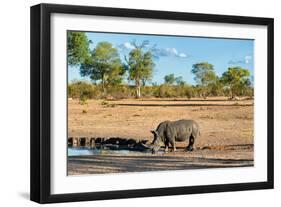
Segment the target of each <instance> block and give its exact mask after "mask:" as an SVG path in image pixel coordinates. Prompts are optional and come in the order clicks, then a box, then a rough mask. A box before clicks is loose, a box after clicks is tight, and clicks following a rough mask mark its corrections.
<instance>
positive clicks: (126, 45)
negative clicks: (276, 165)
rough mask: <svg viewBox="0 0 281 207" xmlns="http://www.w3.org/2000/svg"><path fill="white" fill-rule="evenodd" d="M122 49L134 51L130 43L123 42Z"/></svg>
mask: <svg viewBox="0 0 281 207" xmlns="http://www.w3.org/2000/svg"><path fill="white" fill-rule="evenodd" d="M124 47H126V48H127V49H130V50H132V49H135V46H134V45H132V44H131V43H130V42H125V43H124Z"/></svg>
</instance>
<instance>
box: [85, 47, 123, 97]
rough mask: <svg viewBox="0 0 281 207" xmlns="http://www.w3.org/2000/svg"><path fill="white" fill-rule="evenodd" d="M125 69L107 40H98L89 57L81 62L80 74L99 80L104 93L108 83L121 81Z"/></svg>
mask: <svg viewBox="0 0 281 207" xmlns="http://www.w3.org/2000/svg"><path fill="white" fill-rule="evenodd" d="M124 73H125V69H124V67H123V65H122V64H121V60H120V57H119V54H118V51H117V49H116V48H114V47H112V44H111V43H109V42H99V43H98V44H97V46H96V48H95V49H94V50H93V51H92V54H91V57H89V58H87V59H86V61H85V62H84V63H83V64H81V67H80V74H81V75H82V76H89V77H90V78H91V79H92V80H93V81H97V80H100V81H101V84H102V89H103V92H104V94H106V89H107V87H108V86H109V85H116V84H120V83H121V82H122V76H123V75H124Z"/></svg>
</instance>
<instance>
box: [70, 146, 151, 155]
mask: <svg viewBox="0 0 281 207" xmlns="http://www.w3.org/2000/svg"><path fill="white" fill-rule="evenodd" d="M67 151H68V156H83V155H112V154H114V155H143V154H147V153H149V154H151V151H149V150H146V151H141V152H140V151H134V150H127V149H118V148H116V149H113V148H107V147H103V148H101V147H95V148H91V147H68V150H67Z"/></svg>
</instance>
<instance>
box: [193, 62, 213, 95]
mask: <svg viewBox="0 0 281 207" xmlns="http://www.w3.org/2000/svg"><path fill="white" fill-rule="evenodd" d="M191 72H192V73H193V74H194V75H195V78H194V80H195V81H196V82H197V84H198V85H200V86H201V87H202V88H201V94H200V96H203V97H204V98H206V97H207V95H208V93H209V90H210V86H211V85H214V83H215V82H216V80H217V76H216V73H215V71H214V67H213V65H212V64H210V63H208V62H201V63H196V64H194V65H193V66H192V70H191Z"/></svg>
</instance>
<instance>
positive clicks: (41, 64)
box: [30, 4, 274, 203]
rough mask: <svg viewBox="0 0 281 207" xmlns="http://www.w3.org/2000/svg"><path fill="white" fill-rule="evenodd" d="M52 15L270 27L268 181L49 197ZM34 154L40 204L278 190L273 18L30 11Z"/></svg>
mask: <svg viewBox="0 0 281 207" xmlns="http://www.w3.org/2000/svg"><path fill="white" fill-rule="evenodd" d="M52 13H67V14H83V15H99V16H113V17H134V18H151V19H164V20H181V21H194V22H210V23H212V22H218V23H233V24H248V25H264V26H267V35H268V36H267V41H268V42H267V43H268V47H267V59H268V64H267V75H268V80H267V81H268V84H267V94H268V97H267V104H268V106H267V107H268V108H267V114H268V117H267V133H268V134H267V181H265V182H249V183H235V184H219V185H204V186H188V187H169V188H154V189H137V190H121V191H106V192H87V193H74V194H51V192H50V189H51V186H50V185H51V184H50V180H51V179H50V178H51V177H50V174H51V173H50V169H51V163H50V156H51V155H50V149H51V143H50V136H51V134H50V129H51V126H50V125H51V114H50V112H51V110H50V107H51V104H50V103H51V90H50V89H51V85H50V79H51V74H50V58H51V55H50V52H51V50H50V47H51V45H50V31H51V27H50V26H51V25H50V15H51V14H52ZM30 25H31V36H30V42H31V54H30V55H31V56H30V62H31V100H30V101H31V106H30V107H31V129H30V130H31V137H30V138H31V140H30V141H31V151H30V161H31V169H30V172H31V173H30V199H31V200H32V201H35V202H38V203H54V202H70V201H89V200H103V199H120V198H135V197H147V196H167V195H179V194H195V193H211V192H225V191H242V190H256V189H272V188H273V186H274V184H273V183H274V182H273V177H274V147H273V133H274V126H273V121H274V105H273V104H274V103H273V95H274V89H273V86H274V83H273V75H274V74H273V73H274V72H273V61H274V59H273V51H274V50H273V44H274V42H273V41H274V40H273V39H274V32H273V28H274V20H273V19H272V18H260V17H245V16H228V15H213V14H195V13H181V12H168V11H152V10H135V9H121V8H103V7H88V6H72V5H55V4H39V5H35V6H32V7H31V22H30Z"/></svg>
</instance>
